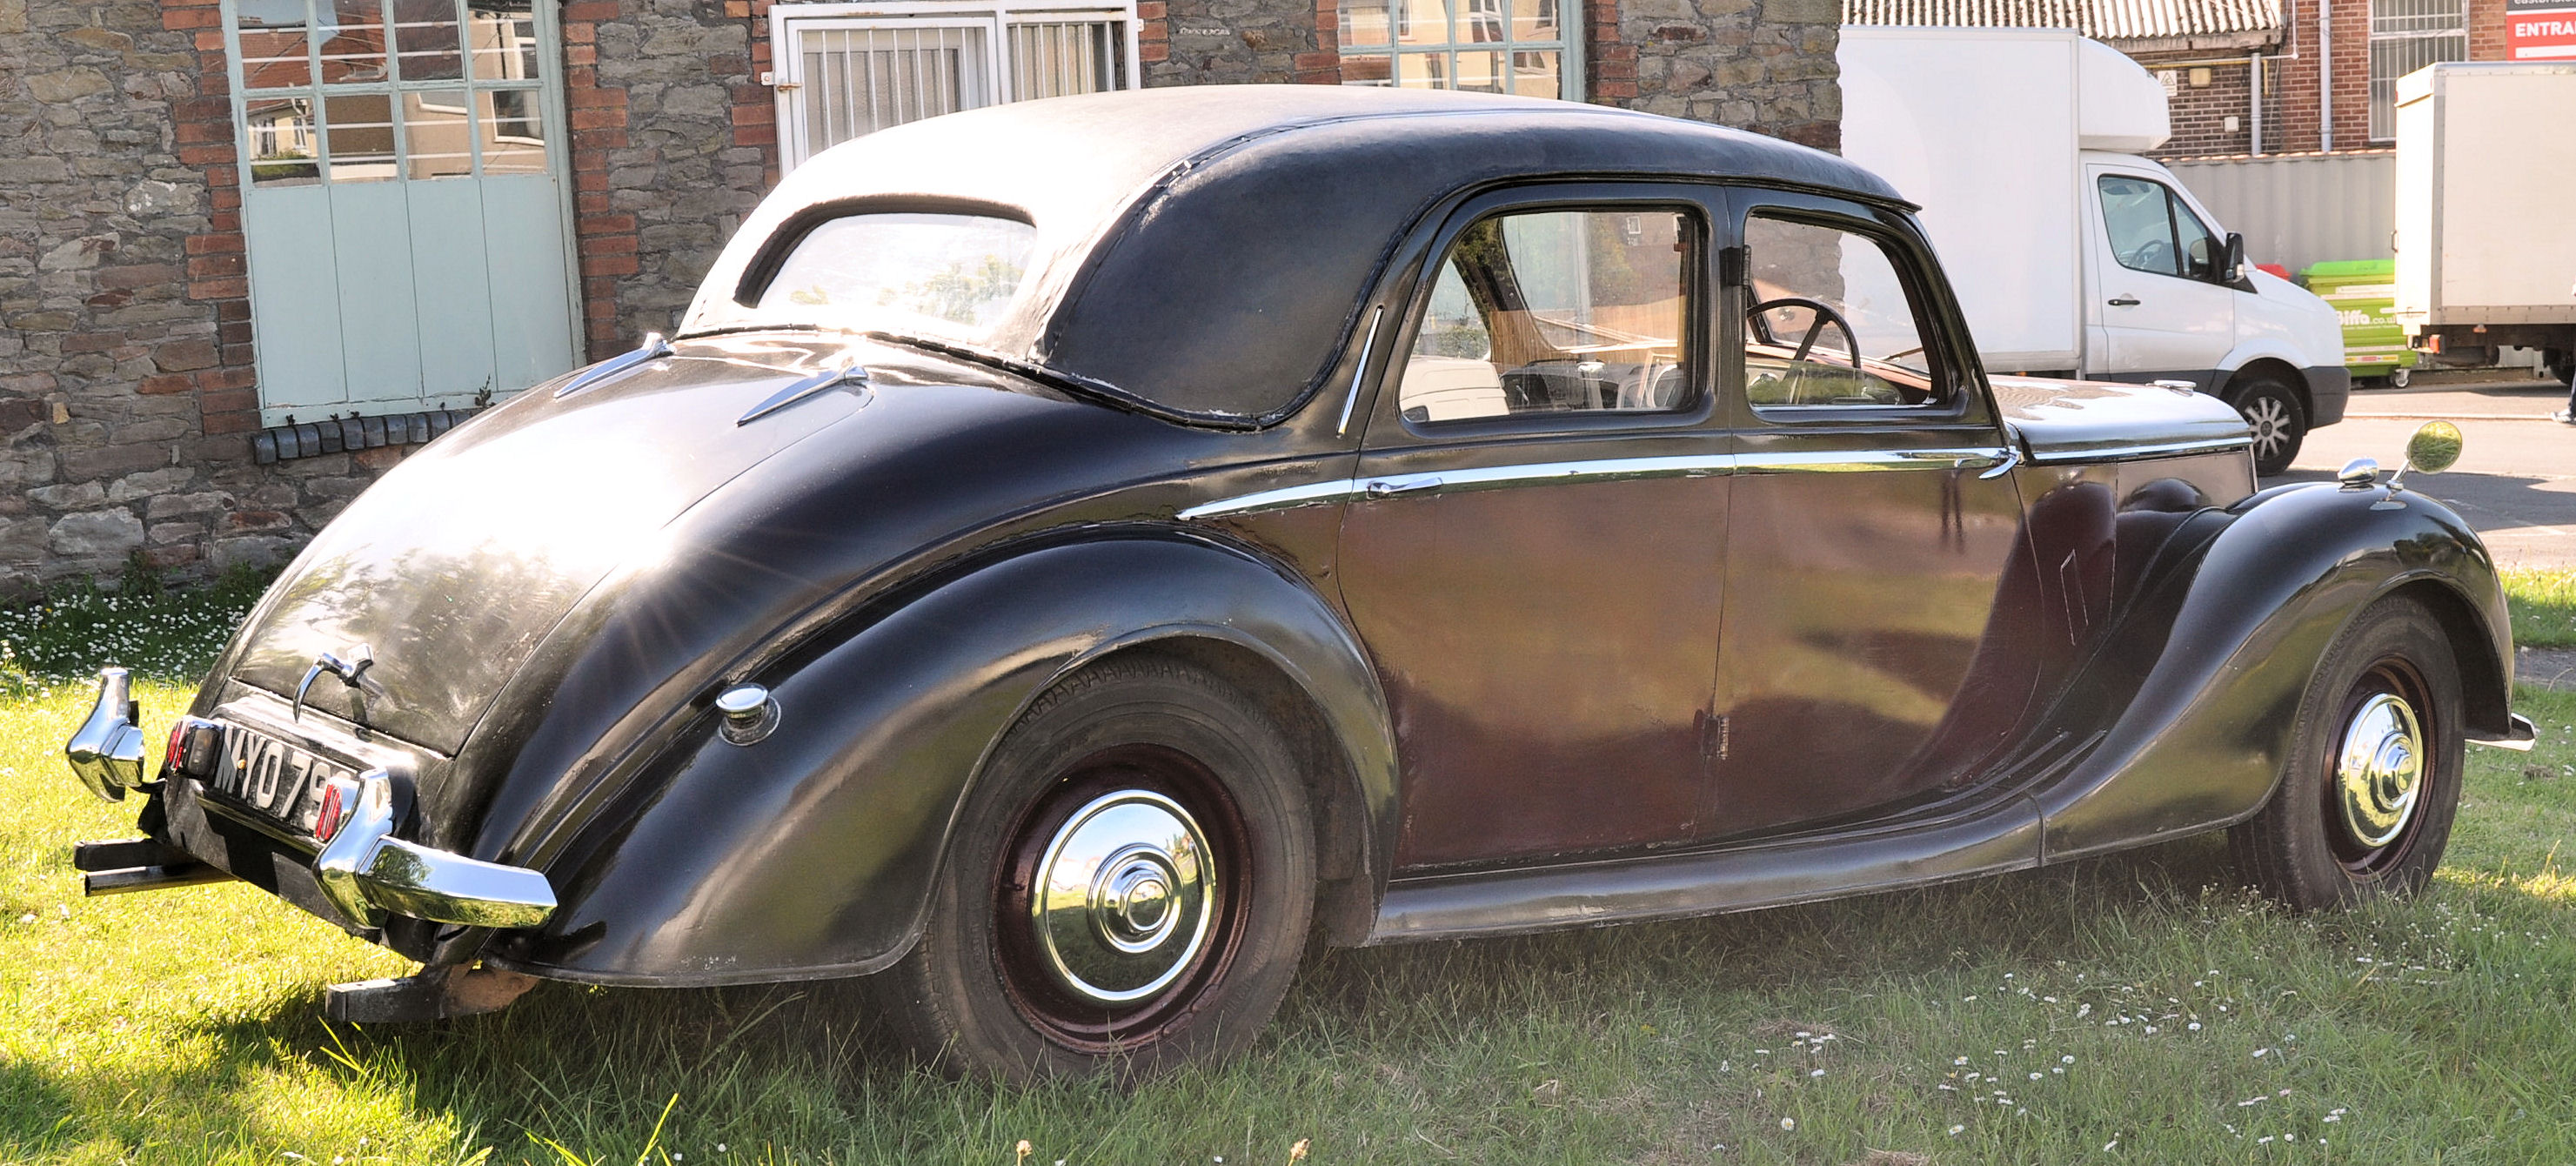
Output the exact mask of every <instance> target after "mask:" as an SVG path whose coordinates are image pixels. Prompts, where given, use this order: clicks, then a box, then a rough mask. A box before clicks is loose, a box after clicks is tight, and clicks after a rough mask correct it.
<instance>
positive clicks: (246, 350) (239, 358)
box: [217, 344, 259, 369]
mask: <svg viewBox="0 0 2576 1166" xmlns="http://www.w3.org/2000/svg"><path fill="white" fill-rule="evenodd" d="M217 351H219V352H221V353H222V354H223V363H224V364H225V365H226V366H228V367H232V368H239V369H247V368H249V367H250V366H251V363H252V362H253V361H255V360H257V359H259V357H258V354H256V353H254V352H252V351H251V347H250V345H247V344H226V345H224V346H222V347H221V348H219V349H217Z"/></svg>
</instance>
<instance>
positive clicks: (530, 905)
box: [63, 668, 555, 927]
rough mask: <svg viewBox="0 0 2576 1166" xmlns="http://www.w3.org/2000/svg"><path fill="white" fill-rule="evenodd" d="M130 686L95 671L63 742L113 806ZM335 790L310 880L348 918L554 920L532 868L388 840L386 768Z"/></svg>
mask: <svg viewBox="0 0 2576 1166" xmlns="http://www.w3.org/2000/svg"><path fill="white" fill-rule="evenodd" d="M130 689H131V679H130V677H128V675H127V674H126V671H125V669H123V668H104V669H101V670H100V671H99V674H98V702H97V704H96V705H95V706H93V707H92V708H91V709H90V714H89V719H88V720H86V721H84V722H82V723H81V727H80V728H79V730H77V731H75V732H74V733H73V734H72V736H71V740H70V741H68V742H66V743H65V744H64V746H63V755H64V757H65V758H67V759H69V760H70V762H71V767H72V773H73V775H75V776H77V777H79V778H80V781H81V784H82V785H85V786H88V787H89V789H90V792H92V793H95V794H97V795H98V796H100V797H102V798H105V799H107V800H109V801H121V800H123V799H124V797H125V791H127V790H129V789H133V788H136V787H138V786H141V785H143V784H144V781H143V761H144V754H145V750H144V740H143V729H142V727H141V726H140V725H137V724H136V723H135V722H136V721H137V720H139V719H141V718H140V715H139V712H138V710H137V709H136V707H135V703H134V699H133V696H132V694H131V692H130ZM331 784H332V785H333V786H334V787H337V788H335V789H334V790H333V791H332V796H336V797H337V798H338V799H339V813H338V815H337V816H336V818H335V820H333V821H332V822H331V823H330V825H329V826H328V828H327V829H326V830H325V831H324V833H325V835H326V837H325V838H324V841H323V845H322V853H321V854H319V855H317V856H315V858H314V860H313V875H314V879H315V881H317V882H319V883H320V884H321V886H322V893H323V895H324V896H325V897H326V898H328V899H330V900H331V905H332V906H333V907H336V908H338V909H339V911H340V913H341V914H342V915H344V916H346V917H347V918H348V920H349V922H351V923H353V924H355V925H357V926H360V927H377V926H381V925H382V924H383V923H384V916H385V912H388V911H390V912H393V913H394V914H397V915H408V916H411V917H412V918H414V919H427V920H429V921H431V922H433V923H457V924H463V925H466V926H470V927H534V926H536V925H538V924H540V923H543V922H545V921H546V919H547V918H548V917H550V916H552V915H553V914H554V912H555V891H554V886H553V884H551V883H549V882H547V881H546V876H545V875H544V874H542V873H540V872H538V871H533V870H529V869H527V868H525V867H516V866H503V865H501V864H499V863H495V862H484V861H482V860H481V859H474V858H467V857H465V856H464V855H461V854H451V853H449V852H447V851H444V850H432V849H430V848H429V847H426V846H422V845H419V844H417V843H413V842H405V841H403V840H402V839H400V838H396V837H394V836H393V830H394V826H395V812H394V782H393V778H392V776H391V775H389V774H387V773H386V772H385V771H384V770H381V769H371V770H368V771H367V772H365V773H362V774H359V775H358V776H356V777H355V778H350V777H345V776H344V777H336V778H333V779H332V781H331ZM158 885H171V886H177V885H184V884H183V883H181V882H179V881H174V880H166V879H165V880H160V881H157V882H153V883H150V884H148V885H147V884H138V885H137V886H135V887H132V888H121V887H120V888H111V889H147V886H158Z"/></svg>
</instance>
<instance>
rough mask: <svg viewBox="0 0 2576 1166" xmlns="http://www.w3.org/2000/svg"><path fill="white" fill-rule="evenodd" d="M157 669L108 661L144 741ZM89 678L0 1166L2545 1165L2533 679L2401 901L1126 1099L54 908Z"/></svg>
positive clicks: (2173, 904) (79, 827)
mask: <svg viewBox="0 0 2576 1166" xmlns="http://www.w3.org/2000/svg"><path fill="white" fill-rule="evenodd" d="M2560 594H2561V596H2562V598H2563V597H2564V596H2565V595H2566V592H2565V591H2563V590H2562V591H2561V592H2560ZM187 602H202V603H206V604H208V610H210V611H213V612H215V613H216V614H217V615H220V614H221V612H222V611H223V610H224V608H223V604H222V603H221V602H215V601H212V600H198V599H190V600H187ZM227 602H230V601H227ZM129 614H131V612H129ZM218 622H219V621H218ZM6 634H7V633H6V625H0V635H6ZM206 651H207V649H206V648H205V647H204V645H203V644H201V643H195V644H189V645H182V646H181V648H176V649H172V650H170V651H169V652H168V653H167V654H165V655H164V656H162V657H159V659H162V660H164V661H165V662H168V664H169V666H168V667H167V668H164V669H163V671H165V672H167V671H171V670H177V671H179V672H181V673H182V674H184V671H185V669H186V668H187V667H194V666H202V658H203V656H204V654H205V653H206ZM26 654H28V653H26V652H22V653H21V655H22V656H23V655H26ZM138 658H139V657H138ZM192 661H193V662H194V663H191V662H192ZM188 683H189V682H188V681H185V680H179V681H177V682H175V683H173V682H171V681H169V680H167V679H165V680H162V681H156V682H152V683H147V684H144V685H142V686H141V687H140V691H139V695H140V698H141V700H142V702H143V705H144V709H145V713H146V715H147V717H148V718H149V720H150V721H151V723H153V724H161V725H166V724H167V723H168V718H169V717H170V716H171V715H172V714H173V713H174V712H176V711H177V710H178V709H179V708H180V707H181V706H182V704H183V703H184V702H185V699H186V696H187V687H186V686H187V684H188ZM87 699H88V692H87V691H86V686H85V685H78V684H73V685H64V684H51V685H48V684H45V683H42V682H41V681H38V682H28V681H24V680H21V681H20V682H19V691H18V692H16V694H15V695H13V696H10V697H7V698H6V699H0V1018H5V1023H0V1162H21V1161H27V1162H47V1163H52V1162H97V1163H108V1162H119V1161H131V1162H189V1163H193V1162H210V1161H211V1162H237V1163H261V1164H279V1163H293V1164H298V1166H318V1164H321V1163H330V1162H345V1163H351V1164H354V1163H359V1162H388V1163H442V1162H475V1161H482V1162H491V1163H501V1162H534V1163H554V1164H557V1166H562V1164H566V1163H571V1162H615V1163H633V1162H640V1161H649V1162H654V1163H664V1162H669V1163H684V1164H688V1166H695V1164H697V1163H731V1162H788V1161H795V1162H904V1163H914V1162H930V1163H946V1162H958V1163H994V1164H1003V1166H1018V1163H1019V1162H1020V1157H1019V1155H1018V1154H1017V1153H1016V1150H1015V1147H1016V1145H1017V1144H1018V1143H1019V1142H1020V1141H1021V1140H1022V1139H1026V1140H1027V1142H1028V1144H1029V1145H1030V1147H1031V1153H1030V1155H1029V1157H1028V1159H1027V1161H1029V1162H1034V1163H1037V1164H1038V1166H1046V1164H1047V1163H1051V1162H1055V1161H1057V1160H1059V1159H1062V1160H1064V1161H1065V1162H1067V1163H1069V1164H1092V1163H1099V1164H1121V1163H1175V1164H1186V1163H1193V1162H1195V1163H1201V1164H1207V1166H1213V1164H1214V1163H1216V1162H1217V1161H1218V1160H1220V1159H1222V1160H1223V1161H1224V1162H1228V1163H1245V1164H1259V1163H1284V1162H1286V1161H1288V1159H1289V1155H1290V1149H1291V1147H1292V1146H1293V1145H1294V1144H1295V1143H1297V1142H1299V1141H1301V1140H1307V1141H1309V1142H1310V1149H1311V1157H1310V1158H1309V1159H1308V1160H1309V1161H1312V1162H1319V1163H1320V1162H1354V1163H1407V1162H1420V1163H1445V1162H1550V1163H1553V1162H1569V1163H1590V1162H1612V1161H1618V1162H1652V1163H1681V1162H1710V1161H1723V1162H1800V1163H1820V1164H1826V1166H1833V1164H1840V1163H1852V1162H1864V1161H1867V1162H1877V1163H1881V1164H1886V1163H1901V1162H1913V1161H1918V1160H1928V1161H1934V1162H1943V1163H1988V1162H2015V1163H2065V1162H2075V1161H2122V1160H2127V1161H2138V1162H2159V1163H2203V1162H2255V1161H2299V1162H2356V1163H2390V1162H2434V1161H2439V1162H2446V1163H2488V1162H2492V1163H2514V1164H2523V1163H2533V1162H2567V1161H2576V1098H2571V1093H2576V1016H2571V1015H2570V1013H2571V998H2576V879H2571V877H2570V876H2569V875H2567V874H2564V873H2562V868H2561V867H2560V865H2559V860H2558V853H2557V852H2558V849H2559V846H2560V843H2561V841H2562V840H2564V839H2566V838H2568V837H2569V836H2570V834H2571V833H2576V695H2569V694H2548V693H2535V692H2529V691H2526V692H2524V693H2522V694H2521V695H2520V697H2519V698H2518V700H2517V707H2518V708H2520V709H2521V711H2523V712H2525V713H2526V714H2529V715H2531V716H2532V717H2533V718H2534V719H2535V720H2536V721H2538V722H2539V723H2540V724H2541V726H2542V729H2543V738H2544V741H2543V744H2542V745H2541V746H2540V748H2539V750H2538V751H2536V752H2534V753H2531V754H2528V755H2520V754H2510V753H2502V752H2497V751H2492V750H2482V749H2473V750H2471V760H2472V766H2471V770H2470V773H2469V777H2468V791H2467V797H2466V805H2465V807H2464V809H2463V810H2462V812H2461V815H2460V824H2459V829H2458V833H2457V834H2456V836H2455V837H2454V839H2453V843H2452V848H2451V858H2450V863H2449V865H2448V866H2447V867H2445V868H2444V870H2443V871H2442V872H2441V874H2440V876H2439V878H2438V879H2437V881H2436V882H2435V884H2434V886H2433V888H2432V890H2431V892H2430V893H2429V894H2428V895H2426V896H2425V897H2424V898H2422V899H2420V900H2418V901H2416V902H2413V903H2408V904H2403V905H2382V906H2378V907H2374V908H2371V909H2368V910H2364V911H2360V912H2356V913H2352V914H2336V915H2326V916H2319V917H2313V918H2292V917H2288V916H2284V915H2282V914H2280V913H2278V912H2275V911H2273V910H2271V909H2269V908H2267V907H2265V906H2263V905H2261V904H2260V903H2259V902H2256V901H2253V900H2250V899H2248V898H2247V897H2245V896H2244V895H2243V894H2241V893H2239V892H2237V891H2235V890H2232V889H2227V888H2226V886H2225V879H2224V873H2223V871H2222V870H2221V868H2220V865H2219V860H2220V857H2221V850H2220V848H2219V847H2217V846H2216V845H2214V843H2213V842H2212V841H2211V840H2206V839H2204V840H2195V841H2190V842H2186V843H2181V844H2176V845H2171V846H2165V847H2160V848H2157V849H2154V850H2149V851H2143V852H2138V853H2134V854H2131V855H2127V856H2122V857H2118V858H2113V859H2106V860H2097V861H2091V862H2085V863H2080V864H2076V865H2072V866H2069V867H2066V868H2063V869H2052V870H2047V871H2039V872H2032V873H2028V874H2022V875H2015V876H2009V877H2004V878H1999V879H1991V880H1986V881H1982V882H1978V883H1970V884H1963V885H1959V886H1954V887H1947V888H1941V889H1935V890H1927V891H1916V892H1907V893H1902V894H1895V895H1886V896H1880V897H1875V898H1869V899H1861V900H1855V901H1848V902H1843V903H1838V904H1830V905H1820V906H1814V907H1804V908H1795V909H1789V910H1781V911H1771V912H1764V913H1758V914H1749V915H1738V916H1731V917H1725V918H1719V919H1713V920H1704V921H1698V922H1689V923H1677V924H1663V925H1653V926H1641V927H1629V928H1619V929H1612V930H1606V931H1593V932H1581V933H1574V934H1564V935H1554V936H1545V937H1539V938H1532V939H1522V940H1503V941H1489V942H1479V943H1469V944H1437V945H1428V946H1420V947H1411V948H1395V949H1383V950H1375V951H1364V952H1335V953H1329V954H1326V955H1324V956H1322V957H1320V958H1319V959H1317V960H1315V961H1314V962H1312V963H1311V964H1310V965H1309V966H1308V968H1307V969H1306V970H1305V971H1304V972H1303V973H1302V974H1301V976H1300V978H1299V980H1298V983H1297V986H1296V989H1295V991H1294V992H1293V994H1292V995H1291V996H1290V998H1289V1001H1288V1003H1287V1005H1286V1007H1285V1008H1284V1009H1283V1010H1282V1012H1281V1014H1280V1016H1279V1018H1278V1020H1277V1021H1276V1022H1275V1023H1274V1025H1273V1026H1272V1028H1271V1029H1270V1030H1269V1031H1268V1033H1267V1034H1266V1035H1265V1037H1264V1038H1263V1040H1262V1041H1261V1043H1260V1045H1259V1046H1258V1048H1257V1049H1256V1051H1255V1053H1254V1054H1253V1055H1252V1056H1251V1057H1250V1058H1248V1059H1246V1060H1245V1061H1243V1062H1241V1063H1238V1064H1233V1065H1228V1066H1221V1067H1217V1068H1213V1069H1209V1070H1205V1071H1201V1072H1193V1073H1185V1074H1182V1075H1179V1076H1176V1077H1172V1078H1168V1079H1165V1080H1161V1081H1158V1082H1154V1083H1151V1084H1147V1085H1144V1086H1140V1087H1137V1088H1134V1089H1131V1090H1124V1091H1121V1090H1117V1089H1112V1088H1108V1087H1102V1086H1088V1085H1059V1086H1050V1087H1043V1088H1037V1089H1010V1088H997V1087H992V1086H985V1085H958V1084H951V1083H948V1082H943V1081H939V1080H935V1079H931V1078H928V1077H925V1076H923V1075H920V1074H918V1073H914V1072H910V1071H907V1070H905V1069H904V1068H902V1067H901V1066H900V1065H898V1064H896V1063H894V1060H893V1057H892V1055H891V1054H890V1053H889V1052H888V1050H887V1049H886V1048H885V1047H884V1046H883V1045H881V1044H880V1043H878V1042H877V1040H876V1039H875V1038H874V1037H873V1036H872V1035H871V1034H870V1033H869V1032H868V1030H867V1026H866V1021H865V1018H864V1017H863V1016H861V1015H859V1014H858V1013H857V1011H856V1009H855V1004H854V1002H853V999H852V996H851V994H850V993H849V992H848V991H847V990H846V989H845V988H844V987H842V986H839V985H832V984H813V985H798V986H787V987H776V988H746V989H729V990H722V991H661V992H656V991H634V990H627V991H616V990H605V989H588V988H581V987H576V986H572V985H565V984H548V985H545V986H542V987H540V988H539V989H538V990H537V991H536V992H534V993H533V994H531V995H530V996H529V997H528V998H526V999H525V1000H523V1001H521V1002H520V1003H519V1004H518V1005H517V1006H515V1007H513V1008H511V1009H510V1010H508V1011H506V1012H502V1013H499V1014H496V1015H491V1016H484V1017H476V1018H471V1019H467V1020H461V1021H453V1022H448V1023H445V1024H442V1025H436V1026H428V1027H393V1026H381V1027H371V1028H365V1029H360V1028H357V1027H353V1026H346V1025H327V1024H325V1023H323V1022H322V1021H321V1020H320V1019H318V1015H317V1014H318V1007H319V1001H320V998H321V994H322V989H323V986H324V985H326V984H329V983H332V982H334V981H340V980H350V979H359V978H365V977H371V976H384V975H398V974H402V973H403V972H404V971H405V970H406V968H405V965H404V964H403V963H402V961H400V960H398V959H397V958H395V957H393V956H391V955H390V954H388V953H385V952H382V951H379V950H377V949H375V948H372V947H369V946H367V945H364V944H361V943H359V942H357V941H355V940H352V939H348V938H346V937H344V936H342V935H341V934H340V933H339V932H337V931H336V930H334V929H332V928H330V927H328V926H326V925H324V924H322V923H321V922H319V921H317V920H314V919H311V918H309V917H306V916H304V915H303V914H301V913H299V912H297V911H295V910H293V909H292V908H289V907H287V906H285V905H283V904H282V903H279V902H277V901H274V900H271V899H269V898H267V897H265V896H262V895H260V894H258V893H256V892H253V891H251V890H249V889H247V888H245V887H242V886H240V885H227V886H210V887H198V888H189V889H183V890H176V891H164V892H158V893H152V894H144V895H133V896H125V897H119V898H110V899H98V900H83V899H81V898H79V897H78V895H79V890H78V880H77V878H76V876H75V875H74V874H73V873H72V872H71V870H70V869H69V857H70V850H71V844H72V843H73V842H74V841H75V840H78V839H83V838H106V837H119V836H123V835H126V834H128V833H130V832H131V822H132V818H131V810H130V808H129V807H126V806H117V805H109V804H106V803H102V802H98V801H96V800H94V799H92V798H91V797H90V796H89V795H88V794H87V793H86V792H84V791H83V790H81V789H80V788H79V787H78V786H77V785H76V784H75V783H73V782H72V780H71V779H70V777H69V775H68V773H67V772H66V771H65V770H64V768H63V766H62V763H61V759H60V754H59V753H58V752H57V749H58V742H59V741H60V740H61V738H62V736H63V735H64V733H65V731H66V730H67V728H68V726H69V725H70V724H71V722H72V720H73V719H74V717H75V716H76V715H77V714H78V712H80V711H81V710H82V708H83V706H84V705H85V702H86V701H87ZM1874 1152H1884V1153H1881V1154H1880V1156H1878V1157H1875V1158H1873V1157H1871V1155H1872V1154H1873V1153H1874ZM1909 1155H1920V1156H1923V1157H1922V1158H1921V1159H1917V1158H1915V1157H1909Z"/></svg>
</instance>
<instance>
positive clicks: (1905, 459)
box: [1736, 446, 2015, 474]
mask: <svg viewBox="0 0 2576 1166" xmlns="http://www.w3.org/2000/svg"><path fill="white" fill-rule="evenodd" d="M2013 456H2015V455H2014V454H2013V451H2012V450H2010V449H2007V448H2005V447H2003V446H1975V447H1971V448H1967V449H1903V450H1872V449H1851V450H1825V451H1821V452H1817V453H1747V454H1738V455H1736V465H1737V468H1738V469H1739V471H1740V472H1743V473H1747V474H1854V473H1871V472H1875V471H1879V470H1982V469H1987V468H1989V467H1992V466H1996V465H2001V464H2003V462H2004V461H2005V459H2007V458H2010V457H2013Z"/></svg>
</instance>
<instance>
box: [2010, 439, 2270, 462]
mask: <svg viewBox="0 0 2576 1166" xmlns="http://www.w3.org/2000/svg"><path fill="white" fill-rule="evenodd" d="M2253 445H2254V438H2253V437H2252V436H2251V435H2250V434H2249V435H2247V436H2244V437H2211V438H2204V439H2202V440H2199V441H2168V442H2159V443H2153V444H2146V445H2098V446H2085V447H2083V448H2078V449H2055V450H2052V449H2036V450H2033V451H2031V455H2030V460H2031V462H2032V463H2033V464H2036V465H2047V464H2050V463H2053V462H2100V461H2132V460H2135V459H2138V458H2151V457H2173V456H2175V455H2178V454H2186V453H2218V452H2222V451H2226V450H2238V449H2250V448H2252V447H2253Z"/></svg>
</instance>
